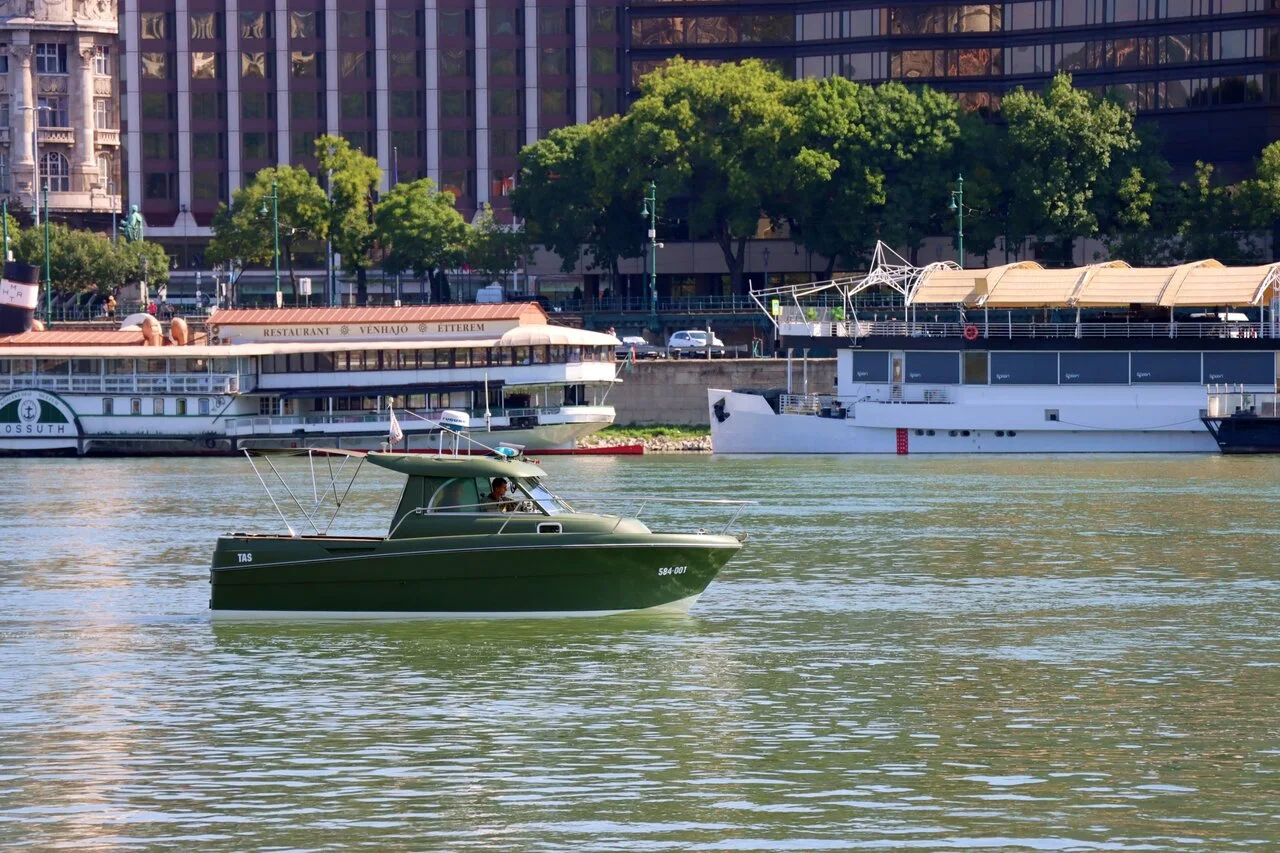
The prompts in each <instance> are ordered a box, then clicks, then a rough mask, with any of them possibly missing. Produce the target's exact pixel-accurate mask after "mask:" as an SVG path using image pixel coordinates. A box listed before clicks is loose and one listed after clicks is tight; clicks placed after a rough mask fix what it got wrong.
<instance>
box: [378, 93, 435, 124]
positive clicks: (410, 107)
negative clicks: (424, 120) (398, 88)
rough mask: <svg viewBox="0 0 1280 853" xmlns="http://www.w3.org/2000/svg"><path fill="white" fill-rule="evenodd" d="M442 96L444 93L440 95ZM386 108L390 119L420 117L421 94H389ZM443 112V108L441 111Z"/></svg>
mask: <svg viewBox="0 0 1280 853" xmlns="http://www.w3.org/2000/svg"><path fill="white" fill-rule="evenodd" d="M441 94H442V96H443V94H444V93H441ZM388 107H389V109H390V111H391V117H392V118H415V117H417V116H420V115H422V93H421V92H391V93H390V95H389V98H388ZM441 112H443V108H442V109H441Z"/></svg>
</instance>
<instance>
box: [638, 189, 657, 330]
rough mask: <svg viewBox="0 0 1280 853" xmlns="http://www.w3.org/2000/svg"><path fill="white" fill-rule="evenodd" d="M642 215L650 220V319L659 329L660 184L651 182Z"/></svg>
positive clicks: (654, 327) (642, 207)
mask: <svg viewBox="0 0 1280 853" xmlns="http://www.w3.org/2000/svg"><path fill="white" fill-rule="evenodd" d="M640 216H641V218H643V219H648V220H649V321H650V324H651V325H652V328H653V330H654V331H655V332H656V331H657V330H658V243H657V239H658V184H657V183H656V182H654V181H650V182H649V195H648V196H646V197H645V200H644V204H643V205H642V206H641V208H640Z"/></svg>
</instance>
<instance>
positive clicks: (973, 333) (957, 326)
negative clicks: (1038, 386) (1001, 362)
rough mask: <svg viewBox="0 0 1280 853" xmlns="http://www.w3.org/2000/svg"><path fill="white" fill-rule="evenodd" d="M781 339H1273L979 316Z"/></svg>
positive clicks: (1230, 328)
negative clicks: (996, 318)
mask: <svg viewBox="0 0 1280 853" xmlns="http://www.w3.org/2000/svg"><path fill="white" fill-rule="evenodd" d="M779 326H780V331H781V333H782V334H783V335H792V336H801V337H852V338H869V337H890V338H965V339H968V340H979V339H999V338H1004V339H1007V340H1011V339H1036V338H1047V339H1061V338H1074V339H1090V340H1096V339H1100V338H1102V339H1106V338H1148V339H1159V338H1193V339H1201V338H1214V339H1246V340H1247V339H1251V338H1266V337H1271V335H1270V334H1269V330H1268V329H1267V327H1266V326H1265V325H1264V324H1260V323H1197V322H1170V323H1146V322H1129V321H1125V320H1118V321H1106V322H1081V323H1073V322H1034V321H1031V322H1013V321H1010V320H987V319H983V318H982V317H981V316H977V317H974V318H973V319H971V320H967V321H965V322H950V321H947V322H930V321H920V322H917V321H911V320H856V321H843V322H830V321H823V320H821V319H819V320H814V321H809V320H805V321H797V322H786V321H785V320H784V321H783V322H781V323H780V324H779Z"/></svg>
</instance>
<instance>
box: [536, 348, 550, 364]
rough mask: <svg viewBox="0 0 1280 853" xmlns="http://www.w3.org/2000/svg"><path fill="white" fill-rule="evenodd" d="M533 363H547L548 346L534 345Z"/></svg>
mask: <svg viewBox="0 0 1280 853" xmlns="http://www.w3.org/2000/svg"><path fill="white" fill-rule="evenodd" d="M533 363H534V364H546V363H547V348H546V347H533Z"/></svg>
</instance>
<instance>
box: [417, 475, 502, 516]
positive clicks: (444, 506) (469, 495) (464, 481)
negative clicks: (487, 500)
mask: <svg viewBox="0 0 1280 853" xmlns="http://www.w3.org/2000/svg"><path fill="white" fill-rule="evenodd" d="M485 491H486V492H487V491H488V490H487V489H486V490H485ZM427 509H428V511H429V512H479V511H480V490H479V489H477V488H476V479H475V478H474V477H454V478H453V479H451V480H445V481H444V485H442V486H441V487H440V488H438V489H436V493H435V494H434V495H432V496H431V503H429V504H428V505H427Z"/></svg>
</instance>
